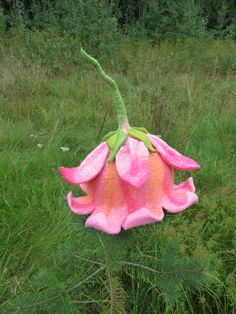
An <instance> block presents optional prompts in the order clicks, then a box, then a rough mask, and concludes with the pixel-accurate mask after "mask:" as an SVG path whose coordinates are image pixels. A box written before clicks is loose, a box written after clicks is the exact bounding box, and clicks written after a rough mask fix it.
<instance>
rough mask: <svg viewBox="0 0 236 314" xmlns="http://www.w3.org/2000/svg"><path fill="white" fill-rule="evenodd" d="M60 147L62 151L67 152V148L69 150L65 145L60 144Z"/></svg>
mask: <svg viewBox="0 0 236 314" xmlns="http://www.w3.org/2000/svg"><path fill="white" fill-rule="evenodd" d="M60 148H61V150H62V151H63V152H68V150H70V149H69V147H66V146H61V147H60Z"/></svg>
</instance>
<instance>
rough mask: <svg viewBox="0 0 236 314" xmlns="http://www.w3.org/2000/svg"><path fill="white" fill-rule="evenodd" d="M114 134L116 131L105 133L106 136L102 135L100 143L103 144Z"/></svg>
mask: <svg viewBox="0 0 236 314" xmlns="http://www.w3.org/2000/svg"><path fill="white" fill-rule="evenodd" d="M116 132H117V130H116V131H111V132H109V133H107V134H106V135H104V136H103V138H102V142H105V141H106V140H108V139H109V138H110V137H111V136H112V135H114V134H116Z"/></svg>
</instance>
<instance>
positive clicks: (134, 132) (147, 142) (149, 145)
mask: <svg viewBox="0 0 236 314" xmlns="http://www.w3.org/2000/svg"><path fill="white" fill-rule="evenodd" d="M128 134H129V135H130V136H131V137H133V138H136V139H138V140H140V141H142V142H143V143H144V144H145V146H146V147H147V148H148V149H149V150H150V151H151V152H152V153H155V152H156V150H155V148H154V147H153V146H152V143H151V141H150V140H149V138H148V137H147V135H146V134H144V133H143V132H141V131H138V130H137V129H134V128H131V129H128Z"/></svg>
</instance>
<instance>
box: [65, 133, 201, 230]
mask: <svg viewBox="0 0 236 314" xmlns="http://www.w3.org/2000/svg"><path fill="white" fill-rule="evenodd" d="M147 137H148V138H149V140H150V141H151V143H152V145H153V147H154V148H155V149H156V152H150V151H149V150H148V148H147V147H146V146H145V145H144V143H143V142H142V141H140V140H137V139H134V138H132V137H130V136H127V138H126V141H125V144H124V145H123V146H121V148H120V149H119V151H118V153H117V154H116V157H115V160H114V161H112V162H110V163H108V162H107V160H108V158H109V147H108V145H107V143H106V142H103V143H102V144H100V145H99V146H98V147H96V148H95V149H94V150H93V151H92V152H91V153H90V154H89V155H88V156H87V157H86V158H85V160H84V161H83V162H82V163H81V165H80V166H79V167H75V168H64V167H61V168H60V172H61V174H62V175H63V176H64V178H65V180H66V181H67V182H68V183H70V184H77V185H80V187H81V189H82V190H83V191H84V192H85V193H86V194H87V196H82V197H77V198H75V197H73V195H72V193H71V192H70V193H69V194H68V196H67V198H68V204H69V206H70V208H71V210H72V211H73V212H74V213H76V214H79V215H85V214H91V215H90V216H89V217H88V218H87V220H86V227H90V228H95V229H98V230H101V231H104V232H106V233H109V234H117V233H119V232H120V231H121V228H123V229H125V230H127V229H130V228H133V227H137V226H140V225H145V224H150V223H153V222H156V221H161V220H162V219H163V217H164V211H163V209H165V210H167V211H168V212H171V213H175V212H179V211H183V210H184V209H186V208H187V207H189V206H190V205H192V204H194V203H196V202H197V201H198V197H197V195H196V194H195V193H194V192H195V187H194V183H193V179H192V177H190V178H188V179H187V180H186V181H185V182H183V183H181V184H179V185H175V184H174V169H178V170H182V171H191V170H195V169H199V168H200V165H199V164H198V163H197V162H196V161H194V160H192V159H190V158H188V157H186V156H184V155H182V154H180V153H178V152H177V151H176V150H175V149H173V148H171V147H170V146H169V145H168V144H166V143H165V142H164V141H163V140H162V139H160V138H159V137H157V136H154V135H150V134H147Z"/></svg>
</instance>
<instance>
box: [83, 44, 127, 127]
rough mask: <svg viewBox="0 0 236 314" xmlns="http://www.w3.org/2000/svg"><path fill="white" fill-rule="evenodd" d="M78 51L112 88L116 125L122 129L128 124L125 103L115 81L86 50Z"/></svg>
mask: <svg viewBox="0 0 236 314" xmlns="http://www.w3.org/2000/svg"><path fill="white" fill-rule="evenodd" d="M80 52H81V54H82V56H83V57H84V58H85V59H86V60H87V61H88V62H90V63H91V64H92V65H94V66H95V68H96V70H97V72H98V74H99V75H100V76H101V78H102V79H103V80H104V81H105V82H107V83H108V84H109V85H110V87H111V90H112V96H113V100H114V104H115V106H116V112H117V118H118V127H119V128H121V129H122V128H123V127H124V126H125V125H128V117H127V112H126V108H125V103H124V100H123V97H122V96H121V93H120V90H119V87H118V85H117V83H116V81H115V80H113V79H112V78H111V77H110V76H109V75H107V74H106V73H105V71H104V70H103V69H102V67H101V65H100V63H99V62H98V61H97V60H96V59H95V58H93V57H91V56H90V55H89V54H88V53H87V52H86V51H84V49H83V48H81V49H80Z"/></svg>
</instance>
